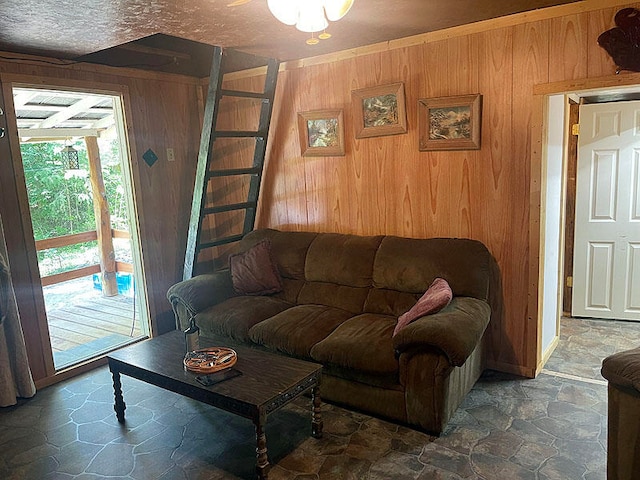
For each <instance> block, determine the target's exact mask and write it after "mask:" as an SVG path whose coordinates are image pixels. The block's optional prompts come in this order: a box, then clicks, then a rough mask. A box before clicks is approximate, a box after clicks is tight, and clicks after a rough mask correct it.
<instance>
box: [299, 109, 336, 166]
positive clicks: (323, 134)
mask: <svg viewBox="0 0 640 480" xmlns="http://www.w3.org/2000/svg"><path fill="white" fill-rule="evenodd" d="M342 117H343V115H342V110H314V111H311V112H301V113H298V134H299V135H300V149H301V150H302V155H303V156H305V157H329V156H340V155H344V123H343V119H342Z"/></svg>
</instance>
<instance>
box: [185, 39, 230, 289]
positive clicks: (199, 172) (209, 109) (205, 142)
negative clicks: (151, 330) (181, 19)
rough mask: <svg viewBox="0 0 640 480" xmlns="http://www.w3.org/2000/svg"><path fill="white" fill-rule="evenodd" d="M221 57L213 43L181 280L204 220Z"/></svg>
mask: <svg viewBox="0 0 640 480" xmlns="http://www.w3.org/2000/svg"><path fill="white" fill-rule="evenodd" d="M222 60H223V51H222V48H220V47H217V46H216V47H215V49H214V53H213V60H212V62H211V72H210V74H209V86H208V89H207V101H206V104H205V109H204V117H203V121H202V135H201V137H200V149H199V151H198V164H197V167H196V178H195V184H194V188H193V200H192V203H191V216H190V218H189V231H188V234H187V249H186V252H185V261H184V272H183V280H187V279H189V278H191V277H192V276H193V273H194V270H195V265H196V262H197V257H198V243H199V239H200V231H201V228H202V220H203V215H202V206H203V205H204V204H205V202H206V196H207V184H208V182H207V172H208V171H209V165H210V163H211V157H212V154H213V143H214V141H215V136H214V135H213V131H214V128H215V125H216V120H217V116H218V102H219V100H220V95H219V91H220V90H221V86H222V78H223V73H222Z"/></svg>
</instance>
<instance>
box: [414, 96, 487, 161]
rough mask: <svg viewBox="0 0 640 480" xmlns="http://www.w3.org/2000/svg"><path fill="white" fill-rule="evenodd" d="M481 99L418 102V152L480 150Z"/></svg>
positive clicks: (429, 99) (424, 99)
mask: <svg viewBox="0 0 640 480" xmlns="http://www.w3.org/2000/svg"><path fill="white" fill-rule="evenodd" d="M481 110H482V95H480V94H475V95H459V96H456V97H438V98H421V99H419V100H418V130H419V132H420V140H419V142H420V144H419V149H420V151H431V150H479V149H480V127H481V124H482V112H481Z"/></svg>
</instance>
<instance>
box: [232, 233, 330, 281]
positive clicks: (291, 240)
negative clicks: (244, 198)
mask: <svg viewBox="0 0 640 480" xmlns="http://www.w3.org/2000/svg"><path fill="white" fill-rule="evenodd" d="M317 236H318V234H317V233H313V232H281V231H278V230H273V229H270V228H265V229H260V230H254V231H253V232H250V233H248V234H247V235H245V237H244V238H243V239H242V241H241V242H240V248H241V250H243V251H244V250H248V249H249V248H251V247H252V246H253V245H255V244H256V243H258V242H260V241H262V240H264V239H268V240H269V241H271V253H272V255H273V258H274V259H275V261H276V263H277V264H278V270H279V271H280V275H282V277H283V278H292V279H297V280H303V279H304V265H305V261H306V259H307V251H308V250H309V245H311V242H312V241H313V240H314V239H315V238H316V237H317Z"/></svg>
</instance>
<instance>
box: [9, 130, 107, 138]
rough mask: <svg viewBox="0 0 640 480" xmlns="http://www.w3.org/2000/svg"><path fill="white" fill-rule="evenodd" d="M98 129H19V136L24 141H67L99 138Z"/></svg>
mask: <svg viewBox="0 0 640 480" xmlns="http://www.w3.org/2000/svg"><path fill="white" fill-rule="evenodd" d="M98 133H99V131H98V129H97V128H19V129H18V136H19V137H20V138H22V139H25V138H29V139H35V138H39V139H42V138H56V139H65V138H72V137H97V136H98Z"/></svg>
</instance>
